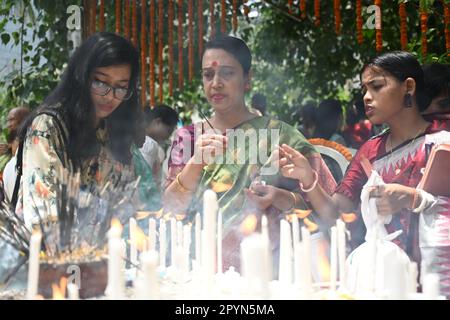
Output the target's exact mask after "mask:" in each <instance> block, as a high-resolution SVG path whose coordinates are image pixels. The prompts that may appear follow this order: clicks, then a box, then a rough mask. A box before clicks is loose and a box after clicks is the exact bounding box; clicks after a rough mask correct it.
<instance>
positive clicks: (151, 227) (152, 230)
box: [148, 218, 156, 251]
mask: <svg viewBox="0 0 450 320" xmlns="http://www.w3.org/2000/svg"><path fill="white" fill-rule="evenodd" d="M154 250H156V220H155V219H154V218H150V219H148V251H154Z"/></svg>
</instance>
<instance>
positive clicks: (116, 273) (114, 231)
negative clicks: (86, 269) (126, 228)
mask: <svg viewBox="0 0 450 320" xmlns="http://www.w3.org/2000/svg"><path fill="white" fill-rule="evenodd" d="M121 234H122V226H121V225H120V223H118V222H117V223H115V222H114V221H113V222H112V223H111V229H109V232H108V286H107V296H108V297H109V298H110V299H113V300H118V299H122V298H123V297H124V292H125V287H124V278H123V270H122V266H123V262H122V261H123V260H122V250H123V248H122V241H121Z"/></svg>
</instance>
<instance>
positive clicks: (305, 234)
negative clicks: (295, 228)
mask: <svg viewBox="0 0 450 320" xmlns="http://www.w3.org/2000/svg"><path fill="white" fill-rule="evenodd" d="M301 232H302V250H303V258H302V259H301V262H300V263H301V264H302V270H304V271H303V272H302V273H303V276H304V281H303V283H304V288H303V291H304V292H305V293H306V294H309V293H310V292H311V289H312V275H311V234H310V232H309V230H308V229H306V228H305V227H302V228H301Z"/></svg>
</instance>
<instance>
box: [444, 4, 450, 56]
mask: <svg viewBox="0 0 450 320" xmlns="http://www.w3.org/2000/svg"><path fill="white" fill-rule="evenodd" d="M444 17H445V20H444V21H445V47H446V48H447V56H449V57H450V3H446V4H444Z"/></svg>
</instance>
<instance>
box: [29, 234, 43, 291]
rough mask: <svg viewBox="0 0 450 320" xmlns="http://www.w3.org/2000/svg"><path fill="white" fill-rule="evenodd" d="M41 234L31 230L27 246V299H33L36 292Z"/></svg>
mask: <svg viewBox="0 0 450 320" xmlns="http://www.w3.org/2000/svg"><path fill="white" fill-rule="evenodd" d="M41 240H42V234H41V233H40V232H39V231H33V234H32V235H31V239H30V246H29V250H30V253H29V259H28V286H27V299H28V300H33V299H35V298H36V295H37V293H38V284H39V254H40V252H41Z"/></svg>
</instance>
